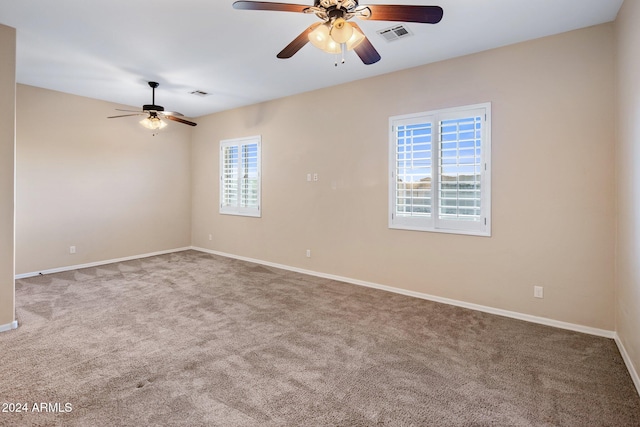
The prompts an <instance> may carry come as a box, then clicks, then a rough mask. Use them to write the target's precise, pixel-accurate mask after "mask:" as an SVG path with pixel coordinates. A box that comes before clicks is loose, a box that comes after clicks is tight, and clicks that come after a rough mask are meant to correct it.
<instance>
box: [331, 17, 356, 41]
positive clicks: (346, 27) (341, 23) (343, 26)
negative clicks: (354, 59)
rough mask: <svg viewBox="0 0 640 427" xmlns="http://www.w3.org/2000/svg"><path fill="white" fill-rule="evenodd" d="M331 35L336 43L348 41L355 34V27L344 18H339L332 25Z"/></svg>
mask: <svg viewBox="0 0 640 427" xmlns="http://www.w3.org/2000/svg"><path fill="white" fill-rule="evenodd" d="M329 35H330V36H331V38H332V39H333V40H334V41H335V42H336V43H340V44H341V43H346V42H347V40H349V39H350V38H351V36H352V35H353V27H352V26H351V24H349V23H348V22H347V21H345V20H344V18H338V19H336V20H335V22H334V23H333V25H332V26H331V31H329Z"/></svg>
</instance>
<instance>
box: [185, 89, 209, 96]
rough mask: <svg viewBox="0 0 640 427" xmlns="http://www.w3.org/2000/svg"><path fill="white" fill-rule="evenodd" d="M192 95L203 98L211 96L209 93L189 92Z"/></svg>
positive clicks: (200, 91)
mask: <svg viewBox="0 0 640 427" xmlns="http://www.w3.org/2000/svg"><path fill="white" fill-rule="evenodd" d="M189 93H190V94H191V95H196V96H201V97H205V96H209V94H208V93H207V92H204V91H202V90H194V91H193V92H189Z"/></svg>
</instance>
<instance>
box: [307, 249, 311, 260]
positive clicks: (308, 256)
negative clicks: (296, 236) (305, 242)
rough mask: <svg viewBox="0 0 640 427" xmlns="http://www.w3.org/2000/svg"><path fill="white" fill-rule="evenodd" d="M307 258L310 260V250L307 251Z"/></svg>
mask: <svg viewBox="0 0 640 427" xmlns="http://www.w3.org/2000/svg"><path fill="white" fill-rule="evenodd" d="M307 258H311V249H307Z"/></svg>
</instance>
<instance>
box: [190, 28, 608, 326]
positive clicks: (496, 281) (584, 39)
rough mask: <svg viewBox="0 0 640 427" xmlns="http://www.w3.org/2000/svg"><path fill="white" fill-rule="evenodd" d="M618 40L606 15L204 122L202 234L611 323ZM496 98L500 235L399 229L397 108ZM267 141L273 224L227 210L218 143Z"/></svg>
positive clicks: (489, 300)
mask: <svg viewBox="0 0 640 427" xmlns="http://www.w3.org/2000/svg"><path fill="white" fill-rule="evenodd" d="M613 46H614V42H613V25H612V24H605V25H600V26H596V27H591V28H587V29H582V30H578V31H573V32H570V33H565V34H561V35H557V36H553V37H548V38H544V39H539V40H535V41H530V42H527V43H522V44H518V45H513V46H508V47H504V48H500V49H495V50H491V51H487V52H484V53H480V54H476V55H471V56H466V57H462V58H457V59H453V60H448V61H444V62H440V63H436V64H431V65H426V66H422V67H418V68H414V69H410V70H405V71H402V72H397V73H393V74H388V75H384V76H380V77H375V78H371V79H367V80H362V81H358V82H355V83H351V84H349V85H343V86H337V87H332V88H328V89H323V90H319V91H314V92H309V93H305V94H301V95H298V96H293V97H288V98H284V99H280V100H276V101H272V102H267V103H263V104H259V105H254V106H251V107H247V108H241V109H236V110H233V111H227V112H223V113H219V114H214V115H211V116H207V117H204V118H201V120H200V125H199V126H198V128H196V129H195V130H194V133H193V139H192V141H193V144H192V147H193V148H192V180H193V187H192V188H193V211H192V218H193V219H192V243H193V245H194V246H197V247H202V248H207V249H210V250H216V251H221V252H226V253H230V254H234V255H239V256H245V257H250V258H255V259H259V260H264V261H269V262H275V263H279V264H284V265H289V266H292V267H298V268H303V269H308V270H313V271H318V272H322V273H327V274H335V275H339V276H343V277H348V278H351V279H358V280H363V281H369V282H373V283H377V284H382V285H388V286H393V287H397V288H403V289H406V290H410V291H417V292H422V293H426V294H431V295H436V296H440V297H446V298H452V299H456V300H461V301H466V302H470V303H476V304H481V305H485V306H490V307H495V308H499V309H505V310H511V311H515V312H520V313H525V314H530V315H535V316H542V317H546V318H551V319H556V320H559V321H564V322H570V323H575V324H580V325H585V326H589V327H594V328H601V329H605V330H613V329H614V291H613V289H614V288H613V281H614V222H613V218H614V167H613V165H614V141H613V135H614V112H613V110H614V83H613V78H614V54H613ZM348 60H351V61H357V58H356V57H355V56H354V55H350V56H349V58H348ZM328 61H329V60H328ZM328 63H329V62H328ZM328 67H330V66H329V65H328ZM327 70H328V72H336V73H339V72H340V69H337V70H333V69H329V68H327ZM486 101H490V102H492V111H493V115H492V117H493V128H492V129H493V141H492V148H493V158H492V161H493V174H492V180H493V187H492V197H493V203H492V210H493V236H492V237H490V238H486V237H471V236H461V235H450V234H437V233H426V232H410V231H401V230H390V229H388V227H387V203H388V179H387V177H388V155H387V150H388V148H387V147H388V146H387V144H388V140H387V134H388V118H389V116H393V115H398V114H405V113H413V112H420V111H427V110H432V109H438V108H444V107H452V106H459V105H466V104H474V103H479V102H486ZM256 134H261V135H262V144H263V145H262V149H263V157H262V159H263V163H262V167H263V169H262V176H263V181H262V191H263V197H262V218H259V219H256V218H243V217H233V216H225V215H220V214H219V213H218V204H217V203H218V178H217V177H218V175H217V174H218V153H219V150H218V147H219V145H218V144H219V141H220V140H221V139H227V138H235V137H242V136H249V135H256ZM314 172H316V173H318V174H319V181H318V182H311V183H309V182H306V174H307V173H314ZM209 234H212V235H213V240H212V241H209V240H208V235H209ZM306 249H311V251H312V257H311V258H306V257H305V250H306ZM534 285H540V286H544V291H545V298H544V299H542V300H540V299H534V298H533V286H534Z"/></svg>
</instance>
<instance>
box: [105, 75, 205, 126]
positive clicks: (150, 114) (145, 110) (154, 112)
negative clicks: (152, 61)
mask: <svg viewBox="0 0 640 427" xmlns="http://www.w3.org/2000/svg"><path fill="white" fill-rule="evenodd" d="M149 86H150V87H151V91H152V92H151V104H145V105H143V106H142V111H134V110H121V109H119V108H116V110H117V111H126V112H129V113H133V114H121V115H119V116H110V117H107V118H108V119H115V118H118V117H130V116H145V115H146V116H147V117H146V118H145V119H143V120H142V121H141V122H140V124H141V125H142V126H144V127H146V128H147V129H152V130H159V129H162V128H163V127H165V126H166V125H167V124H166V123H165V122H163V121H162V120H161V119H163V118H165V119H169V120H173V121H174V122H178V123H184V124H185V125H189V126H196V125H197V123H194V122H191V121H189V120H186V119H183V118H181V117H184V114H181V113H177V112H172V111H164V107H163V106H162V105H155V104H156V88H157V87H158V86H160V83H158V82H149Z"/></svg>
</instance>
